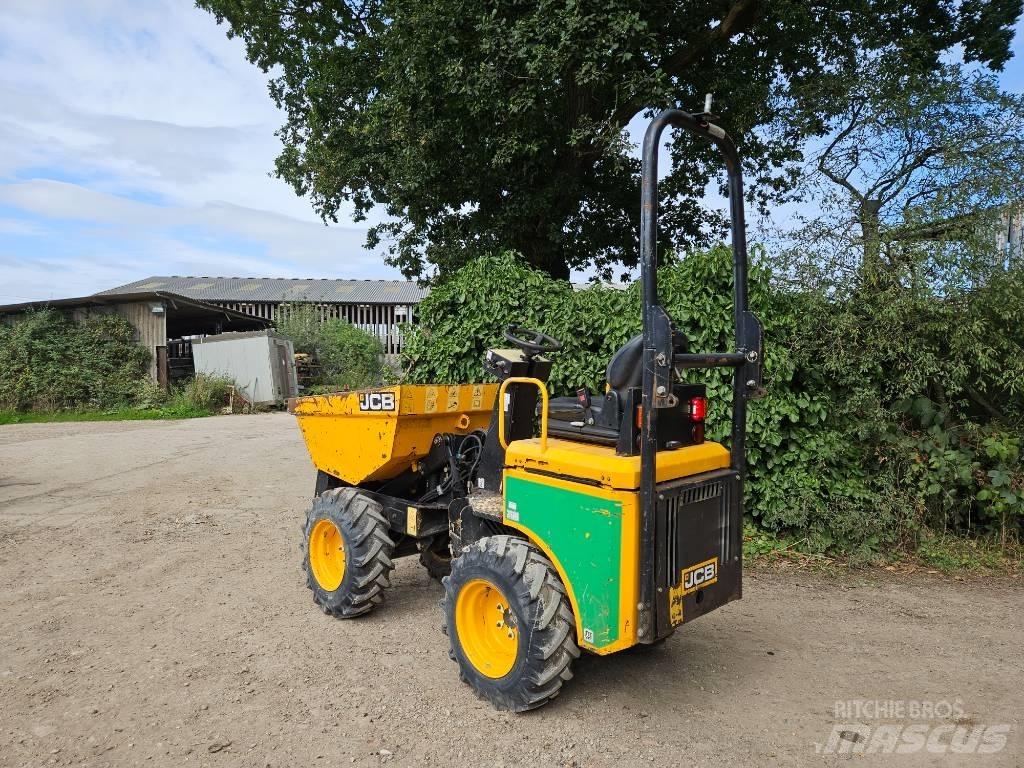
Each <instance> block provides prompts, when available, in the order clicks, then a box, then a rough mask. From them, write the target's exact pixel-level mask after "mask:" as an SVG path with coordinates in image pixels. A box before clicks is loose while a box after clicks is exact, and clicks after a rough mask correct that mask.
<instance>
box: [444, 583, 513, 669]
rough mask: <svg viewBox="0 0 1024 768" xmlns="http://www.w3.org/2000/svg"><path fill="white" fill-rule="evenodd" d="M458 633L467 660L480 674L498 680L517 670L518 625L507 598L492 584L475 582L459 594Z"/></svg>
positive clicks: (456, 610)
mask: <svg viewBox="0 0 1024 768" xmlns="http://www.w3.org/2000/svg"><path fill="white" fill-rule="evenodd" d="M455 629H456V631H457V633H458V638H459V644H460V645H461V646H462V650H463V651H464V652H465V654H466V658H467V659H468V660H469V662H470V663H471V664H472V665H473V666H474V667H476V669H477V671H479V672H480V674H482V675H486V676H487V677H491V678H495V679H497V678H499V677H504V676H505V675H507V674H508V673H509V672H510V671H511V670H512V667H514V666H515V663H516V657H517V656H518V653H519V627H518V621H517V619H516V615H515V613H514V612H513V611H512V609H511V608H510V607H509V602H508V600H507V599H506V597H505V595H504V594H503V593H502V591H501V590H500V589H498V587H496V586H495V585H494V584H492V583H491V582H489V581H487V580H486V579H474V580H473V581H470V582H468V583H467V584H466V585H465V586H464V587H463V588H462V589H461V590H460V591H459V596H458V599H457V600H456V601H455Z"/></svg>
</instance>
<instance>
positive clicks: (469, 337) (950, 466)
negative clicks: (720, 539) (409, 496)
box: [404, 247, 1024, 554]
mask: <svg viewBox="0 0 1024 768" xmlns="http://www.w3.org/2000/svg"><path fill="white" fill-rule="evenodd" d="M659 281H660V283H659V287H660V292H661V298H662V301H663V303H664V304H665V305H666V308H667V310H668V313H669V315H670V316H671V317H672V318H673V319H674V321H675V322H676V325H677V326H678V327H679V328H680V330H682V331H683V333H684V334H685V335H686V336H687V337H688V338H689V340H690V345H691V349H692V350H694V351H716V350H723V349H731V348H733V346H734V345H733V341H732V304H731V296H732V274H731V257H730V253H729V251H728V249H726V248H724V247H721V248H716V249H712V250H711V251H708V252H706V253H694V254H690V255H688V256H686V257H684V258H680V259H679V260H678V261H677V262H676V263H674V264H672V265H670V266H666V267H664V268H662V270H661V271H660V273H659ZM1021 285H1022V283H1021V281H1020V275H1019V274H1016V275H1012V274H1011V275H1007V276H1005V277H1000V276H998V275H996V276H993V279H991V280H989V281H986V282H985V283H984V284H983V285H975V286H974V287H973V288H972V291H971V293H970V294H968V295H959V296H956V297H953V296H950V295H938V294H936V295H914V294H907V293H906V292H902V293H901V292H899V291H897V290H895V289H894V290H893V291H892V292H891V293H889V294H884V293H883V294H879V293H873V294H871V295H870V296H865V295H860V294H856V293H855V294H851V295H848V296H845V297H842V296H837V295H835V294H832V295H827V294H824V293H815V292H798V291H787V290H783V289H781V288H779V287H777V285H776V281H775V280H774V278H773V275H772V272H771V270H770V269H769V268H768V266H767V265H766V258H765V254H764V253H763V252H761V251H757V250H755V252H754V254H753V258H752V264H751V269H750V303H751V308H752V309H753V310H754V312H756V313H757V314H758V316H759V317H760V318H761V320H762V322H763V323H764V331H765V354H766V358H765V383H766V386H767V389H768V394H767V396H766V397H765V398H764V399H763V400H760V401H757V402H754V403H752V405H751V408H750V411H749V422H748V429H749V438H748V443H747V445H748V456H747V459H748V462H749V483H748V484H747V499H746V501H747V507H746V508H747V512H748V514H749V515H750V516H751V517H752V518H753V519H754V520H755V521H756V522H757V523H758V525H760V526H761V527H762V528H763V529H765V530H768V531H771V532H774V533H778V534H781V535H786V536H787V537H789V538H791V539H792V540H793V541H794V542H797V543H799V545H800V546H801V547H803V548H805V549H808V550H814V551H823V550H842V551H846V552H850V551H854V552H860V553H863V554H869V553H870V552H872V551H874V550H876V549H879V548H881V547H883V546H887V545H893V544H899V543H908V544H912V543H913V541H914V540H916V538H917V536H918V532H919V531H921V530H923V529H924V528H927V527H931V528H943V529H945V528H950V529H963V528H965V527H967V526H968V524H970V525H974V526H977V525H979V524H980V525H982V526H983V527H985V526H988V527H992V526H997V527H1000V528H1001V530H1002V531H1003V532H1004V533H1005V531H1006V530H1007V527H1008V525H1009V524H1010V523H1012V521H1013V520H1014V519H1015V518H1016V516H1019V515H1021V514H1022V512H1024V470H1022V467H1021V463H1020V442H1021V441H1020V417H1021V414H1022V412H1024V411H1022V401H1021V395H1022V392H1021V390H1022V388H1024V363H1022V362H1020V361H1021V355H1020V354H1019V351H1020V348H1019V346H1018V344H1019V342H1018V341H1017V340H1016V339H1015V336H1014V333H1015V332H1016V331H1015V329H1017V328H1019V327H1021V321H1022V320H1024V288H1022V287H1021ZM419 316H420V321H421V324H420V325H419V326H416V327H414V328H412V329H410V333H409V335H408V339H407V344H406V348H405V352H404V355H405V358H406V360H405V363H406V366H408V367H410V368H411V373H410V378H411V380H413V381H417V382H423V383H434V382H436V383H457V382H466V381H478V380H480V379H481V377H482V376H483V370H482V360H483V353H484V351H485V350H486V349H487V347H489V346H493V345H495V344H500V343H502V340H501V334H502V331H503V330H504V328H505V326H506V325H507V324H508V323H510V322H513V321H517V322H522V323H523V324H525V325H526V326H527V327H532V328H537V329H539V330H543V331H545V332H546V333H549V334H551V335H552V336H554V337H555V338H557V339H560V340H561V341H562V342H563V343H564V347H563V349H562V351H560V352H559V353H558V354H557V355H554V356H553V360H554V365H553V370H552V374H551V379H550V387H551V389H552V390H553V392H554V393H555V394H571V393H572V392H573V391H574V390H575V389H576V388H577V387H579V386H581V385H587V386H589V387H590V388H591V389H592V390H594V391H601V389H602V388H603V383H604V368H605V365H606V364H607V362H608V360H609V358H610V357H611V355H612V354H613V353H614V351H615V350H616V349H617V348H618V347H619V346H620V345H621V344H623V343H624V342H625V341H627V340H628V339H629V338H630V337H632V336H633V335H635V334H637V333H639V331H640V328H641V323H640V291H639V285H637V284H633V285H631V286H629V287H628V288H626V289H623V290H617V289H614V288H608V287H601V286H594V287H590V288H587V289H586V290H573V289H572V287H571V286H570V285H568V284H567V283H564V282H560V281H555V280H552V279H550V278H548V277H547V276H546V275H544V274H542V273H540V272H536V271H534V270H531V269H529V268H527V267H525V266H523V264H522V263H521V262H520V260H519V259H517V258H516V257H515V255H514V254H502V255H499V256H491V257H486V258H482V259H480V260H477V261H475V262H473V263H471V264H469V265H468V266H466V267H465V268H464V269H462V270H461V271H460V272H459V273H457V274H456V275H455V276H454V277H453V278H452V279H450V280H449V281H447V282H446V283H444V284H442V285H439V286H437V287H435V288H434V289H433V290H432V291H431V293H430V295H429V296H428V297H427V298H426V299H425V300H424V301H423V302H422V303H421V304H420V306H419ZM1013 349H1016V350H1017V353H1016V355H1015V359H1010V353H1011V352H1012V350H1013ZM729 375H730V374H728V373H727V372H723V371H711V372H709V371H691V372H690V373H689V376H690V377H691V378H692V380H694V381H704V382H705V383H706V384H707V386H708V396H709V398H710V403H711V412H710V414H709V437H710V438H712V439H717V440H720V441H722V442H724V443H726V444H728V432H729V422H730V418H731V407H730V404H731V394H730V385H729ZM936 381H937V382H939V383H940V385H941V386H940V387H939V389H938V390H937V389H936V388H935V386H934V384H935V382H936ZM940 390H941V392H940ZM972 392H973V393H974V394H973V395H972ZM974 395H978V396H980V398H981V399H982V400H984V401H985V402H986V403H988V405H989V407H990V409H989V410H986V409H985V408H984V407H983V406H981V405H979V404H978V402H977V400H978V398H977V397H975V396H974ZM938 400H941V401H942V404H936V401H938ZM929 408H930V409H931V411H928V409H929ZM929 413H931V415H929ZM1010 527H1012V526H1010Z"/></svg>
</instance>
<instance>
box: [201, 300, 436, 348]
mask: <svg viewBox="0 0 1024 768" xmlns="http://www.w3.org/2000/svg"><path fill="white" fill-rule="evenodd" d="M209 303H211V304H216V305H217V306H218V307H224V308H225V309H233V310H235V311H236V312H244V313H246V314H247V315H255V316H256V317H262V318H263V319H265V320H271V321H273V322H277V320H278V318H279V317H280V316H281V314H282V311H283V310H282V307H287V306H288V305H286V304H281V303H274V302H240V301H216V302H209ZM315 306H316V308H317V312H318V313H319V315H320V322H321V323H322V322H325V321H327V320H330V319H331V318H337V317H340V318H342V319H343V320H347V321H348V322H350V323H352V324H353V325H355V326H358V327H359V328H362V329H363V330H364V331H367V332H369V333H372V334H373V335H375V336H376V337H377V338H378V339H380V341H381V344H382V345H383V346H384V354H385V355H388V356H394V355H397V354H399V353H400V352H401V351H402V332H401V330H400V328H399V326H400V324H401V323H411V322H413V320H414V317H413V312H414V309H415V306H416V305H415V304H316V305H315Z"/></svg>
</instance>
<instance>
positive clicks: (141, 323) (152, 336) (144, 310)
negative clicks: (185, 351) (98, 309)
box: [113, 302, 167, 381]
mask: <svg viewBox="0 0 1024 768" xmlns="http://www.w3.org/2000/svg"><path fill="white" fill-rule="evenodd" d="M113 309H114V311H115V312H116V313H117V314H119V315H121V316H122V317H124V318H126V319H127V320H128V322H129V323H131V324H132V325H134V326H135V330H136V331H137V332H138V336H137V340H138V342H139V345H140V346H142V347H145V348H146V349H148V350H149V358H150V359H149V375H150V376H151V377H152V378H153V381H156V379H157V374H156V348H157V347H163V346H166V345H167V312H166V310H165V311H164V312H161V313H160V314H153V310H152V308H151V307H150V304H149V302H135V303H132V304H114V305H113Z"/></svg>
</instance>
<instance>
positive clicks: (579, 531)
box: [505, 475, 622, 648]
mask: <svg viewBox="0 0 1024 768" xmlns="http://www.w3.org/2000/svg"><path fill="white" fill-rule="evenodd" d="M579 488H580V490H579V491H569V490H565V489H563V488H554V487H552V486H550V485H544V484H542V483H535V482H531V481H529V480H525V479H523V478H520V477H508V476H507V475H506V477H505V517H506V519H508V520H510V521H512V522H515V523H518V524H519V525H521V526H523V527H524V528H527V529H529V530H530V531H532V532H534V533H535V534H536V536H537V538H538V539H540V540H541V541H543V542H544V543H545V544H546V545H547V546H548V547H550V548H551V553H552V554H553V555H554V556H555V557H556V558H557V559H558V562H559V564H560V565H561V566H562V569H563V570H564V571H565V575H566V577H567V578H568V579H569V581H570V582H571V583H572V584H571V586H572V591H573V593H574V594H575V597H576V603H577V605H578V607H579V612H580V616H579V620H580V624H582V626H583V634H584V637H583V638H581V639H582V640H583V641H584V642H586V643H588V644H590V645H593V646H594V647H596V648H603V647H604V646H606V645H610V644H611V643H613V642H614V641H615V640H616V639H617V638H618V636H619V570H620V569H619V564H620V559H621V551H620V550H621V546H622V503H621V502H618V501H612V500H611V499H602V498H600V497H598V496H593V495H591V494H588V493H587V486H584V485H580V486H579Z"/></svg>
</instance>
